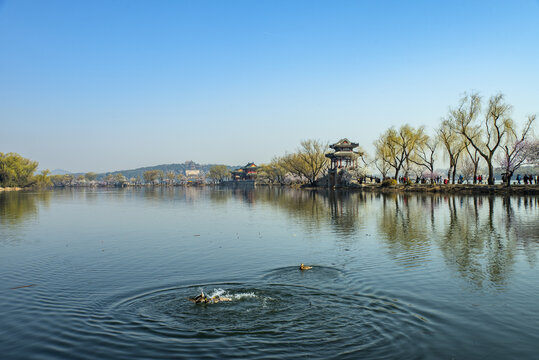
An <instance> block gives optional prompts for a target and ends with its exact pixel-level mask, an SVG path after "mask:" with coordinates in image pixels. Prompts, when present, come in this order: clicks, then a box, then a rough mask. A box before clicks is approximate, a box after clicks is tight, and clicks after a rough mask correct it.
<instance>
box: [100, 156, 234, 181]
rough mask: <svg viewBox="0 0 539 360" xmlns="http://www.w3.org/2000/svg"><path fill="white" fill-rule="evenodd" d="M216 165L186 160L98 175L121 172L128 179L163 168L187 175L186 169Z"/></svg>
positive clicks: (198, 168) (165, 170)
mask: <svg viewBox="0 0 539 360" xmlns="http://www.w3.org/2000/svg"><path fill="white" fill-rule="evenodd" d="M214 165H216V164H205V165H201V164H197V163H195V162H193V161H186V162H185V163H183V164H163V165H155V166H147V167H142V168H138V169H131V170H118V171H111V172H106V173H101V174H98V175H97V179H98V180H100V179H102V178H104V177H105V176H107V175H109V174H112V175H115V174H119V173H121V174H122V175H123V176H125V177H126V178H128V179H131V178H137V177H139V176H140V177H141V178H142V177H143V174H144V172H145V171H149V170H161V171H163V172H164V173H165V174H166V173H168V172H171V171H173V172H174V173H175V174H182V175H185V170H200V171H201V172H204V173H206V172H208V171H209V170H210V168H211V167H212V166H214ZM226 167H227V168H228V169H229V170H234V169H237V168H239V167H240V166H228V165H226Z"/></svg>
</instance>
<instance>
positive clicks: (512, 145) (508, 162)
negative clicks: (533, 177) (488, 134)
mask: <svg viewBox="0 0 539 360" xmlns="http://www.w3.org/2000/svg"><path fill="white" fill-rule="evenodd" d="M535 118H536V116H535V115H531V116H528V120H527V121H526V123H525V124H524V127H523V128H522V131H521V132H520V134H519V133H518V131H517V130H516V127H515V126H514V124H512V126H510V127H508V130H507V136H506V137H505V141H504V144H503V145H502V149H503V151H502V154H501V156H500V157H499V159H498V162H499V165H500V166H501V168H502V169H503V170H504V173H505V181H506V185H507V186H509V185H510V184H511V177H513V174H514V172H515V171H516V170H517V169H518V168H520V166H521V165H522V164H525V163H526V162H528V161H529V162H530V163H531V162H532V161H533V159H534V157H536V156H537V151H538V149H537V147H536V145H535V142H532V141H529V139H528V137H529V134H530V132H531V129H532V125H533V123H534V122H535Z"/></svg>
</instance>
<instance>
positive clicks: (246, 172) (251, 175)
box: [231, 162, 258, 181]
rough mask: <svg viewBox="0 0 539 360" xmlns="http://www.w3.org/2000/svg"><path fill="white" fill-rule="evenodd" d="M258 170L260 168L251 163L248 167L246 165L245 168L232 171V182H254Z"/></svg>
mask: <svg viewBox="0 0 539 360" xmlns="http://www.w3.org/2000/svg"><path fill="white" fill-rule="evenodd" d="M257 170H258V166H256V165H255V163H252V162H250V163H248V164H247V165H245V166H244V167H241V168H239V169H236V170H234V171H231V174H232V180H234V181H245V180H251V181H254V180H255V179H256V172H257Z"/></svg>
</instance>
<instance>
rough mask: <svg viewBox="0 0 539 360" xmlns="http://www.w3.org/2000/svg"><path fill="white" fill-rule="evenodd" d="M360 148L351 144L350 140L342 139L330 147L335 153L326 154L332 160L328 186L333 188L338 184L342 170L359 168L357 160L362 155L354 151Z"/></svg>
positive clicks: (355, 144) (356, 144)
mask: <svg viewBox="0 0 539 360" xmlns="http://www.w3.org/2000/svg"><path fill="white" fill-rule="evenodd" d="M358 146H359V144H358V143H353V142H350V140H348V139H346V138H345V139H341V140H339V141H338V142H336V143H335V144H332V145H330V146H329V147H330V148H331V149H333V150H334V151H333V152H331V153H328V154H326V157H327V158H329V159H330V160H331V164H330V165H329V171H328V186H329V187H333V186H336V185H339V184H338V182H339V181H338V179H339V176H337V175H338V174H337V173H338V172H339V170H340V169H355V168H356V167H357V158H358V157H359V156H360V155H362V154H360V153H359V152H355V151H354V149H355V148H357V147H358Z"/></svg>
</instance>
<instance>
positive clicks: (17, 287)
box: [11, 284, 36, 290]
mask: <svg viewBox="0 0 539 360" xmlns="http://www.w3.org/2000/svg"><path fill="white" fill-rule="evenodd" d="M32 286H36V284H30V285H23V286H15V287H12V288H11V290H15V289H22V288H28V287H32Z"/></svg>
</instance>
